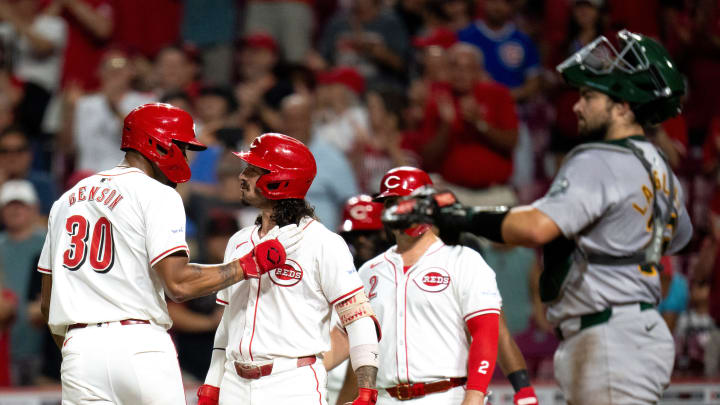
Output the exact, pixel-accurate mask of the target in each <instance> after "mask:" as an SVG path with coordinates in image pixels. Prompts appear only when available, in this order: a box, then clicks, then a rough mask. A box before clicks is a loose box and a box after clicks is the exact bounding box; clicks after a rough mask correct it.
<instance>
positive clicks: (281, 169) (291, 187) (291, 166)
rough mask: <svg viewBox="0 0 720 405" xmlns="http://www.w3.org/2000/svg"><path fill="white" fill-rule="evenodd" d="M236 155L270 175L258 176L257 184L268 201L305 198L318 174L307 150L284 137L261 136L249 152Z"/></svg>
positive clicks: (297, 142) (301, 144) (289, 138)
mask: <svg viewBox="0 0 720 405" xmlns="http://www.w3.org/2000/svg"><path fill="white" fill-rule="evenodd" d="M235 156H237V157H239V158H240V159H242V160H244V161H245V162H247V163H248V164H251V165H253V166H257V167H259V168H261V169H265V170H267V171H269V172H270V173H266V174H263V175H262V176H260V178H259V179H258V181H257V183H256V185H257V187H258V188H260V190H261V191H262V193H263V195H264V196H265V198H268V199H270V200H282V199H286V198H298V199H302V198H305V194H306V193H307V191H308V189H309V188H310V185H311V184H312V181H313V179H314V178H315V174H316V173H317V166H316V165H315V158H314V157H313V154H312V153H311V152H310V149H308V147H307V146H305V144H303V143H302V142H300V141H298V140H297V139H295V138H291V137H289V136H287V135H283V134H274V133H269V134H263V135H260V136H259V137H257V138H255V140H254V141H253V142H252V144H250V150H249V151H247V152H235Z"/></svg>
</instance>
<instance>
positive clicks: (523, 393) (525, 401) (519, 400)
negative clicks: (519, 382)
mask: <svg viewBox="0 0 720 405" xmlns="http://www.w3.org/2000/svg"><path fill="white" fill-rule="evenodd" d="M538 403H539V402H538V399H537V395H535V390H534V389H533V387H522V388H520V391H518V392H516V393H515V396H514V397H513V404H515V405H537V404H538Z"/></svg>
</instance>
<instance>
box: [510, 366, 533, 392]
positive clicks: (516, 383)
mask: <svg viewBox="0 0 720 405" xmlns="http://www.w3.org/2000/svg"><path fill="white" fill-rule="evenodd" d="M507 379H508V381H510V384H512V386H513V389H514V390H515V392H518V391H520V390H521V389H523V388H525V387H529V386H530V375H529V374H528V371H527V370H526V369H522V370H518V371H514V372H512V373H510V374H508V376H507Z"/></svg>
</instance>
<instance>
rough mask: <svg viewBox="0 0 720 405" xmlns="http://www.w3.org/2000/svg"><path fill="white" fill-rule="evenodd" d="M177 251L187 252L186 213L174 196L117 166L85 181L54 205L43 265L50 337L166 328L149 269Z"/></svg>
mask: <svg viewBox="0 0 720 405" xmlns="http://www.w3.org/2000/svg"><path fill="white" fill-rule="evenodd" d="M180 250H184V251H187V250H188V248H187V243H186V242H185V211H184V209H183V204H182V200H181V199H180V195H178V193H177V192H175V190H173V189H172V188H170V187H168V186H166V185H163V184H162V183H160V182H158V181H156V180H154V179H152V178H151V177H149V176H148V175H146V174H145V173H143V172H142V171H141V170H140V169H137V168H128V167H120V166H118V167H115V168H113V169H111V170H108V171H105V172H100V173H98V174H96V175H93V176H91V177H88V178H86V179H84V180H82V181H80V182H79V183H78V184H77V185H75V187H73V188H72V189H70V190H68V191H67V192H65V194H63V196H62V197H60V199H59V200H57V201H56V202H55V204H53V207H52V209H51V211H50V218H49V221H48V234H47V237H46V239H45V245H44V246H43V250H42V253H41V255H40V262H39V263H38V271H40V272H41V273H46V274H52V298H51V300H50V319H49V325H50V328H51V330H52V332H53V333H55V334H58V335H64V334H65V329H66V326H67V325H71V324H74V323H95V322H108V321H119V320H123V319H146V320H151V321H153V322H154V323H156V324H158V325H162V326H164V327H165V328H166V329H167V328H169V327H170V326H171V325H172V321H171V320H170V316H169V315H168V312H167V305H166V303H165V294H164V291H163V287H162V282H161V280H160V277H159V276H158V275H157V274H156V273H155V271H154V270H153V269H152V266H153V265H154V264H155V263H157V262H158V261H160V260H161V259H163V258H164V257H166V256H168V255H169V254H171V253H174V252H177V251H180Z"/></svg>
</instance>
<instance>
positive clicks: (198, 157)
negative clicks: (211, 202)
mask: <svg viewBox="0 0 720 405" xmlns="http://www.w3.org/2000/svg"><path fill="white" fill-rule="evenodd" d="M237 107H238V103H237V100H236V99H235V95H234V94H233V92H232V90H231V89H230V88H227V87H219V86H207V87H203V88H201V89H200V93H199V94H198V96H197V97H196V98H195V104H194V108H193V109H192V110H193V111H195V116H196V117H197V121H196V122H197V124H196V125H197V126H196V132H199V135H198V139H200V141H201V142H202V143H203V144H205V145H207V146H208V148H207V149H206V150H205V151H203V153H196V154H194V156H193V157H192V162H191V164H190V169H191V170H192V178H191V180H192V182H191V183H189V184H188V186H189V187H190V188H191V189H192V190H194V191H197V192H203V190H212V191H214V189H215V187H214V186H215V185H217V175H216V172H217V166H218V163H219V161H220V159H221V157H222V155H223V154H224V153H225V152H226V151H227V148H228V147H229V146H230V147H233V148H234V147H235V146H236V145H226V144H225V142H223V139H221V138H220V137H219V136H218V134H219V131H220V130H221V129H223V128H229V127H234V125H235V124H236V123H235V122H233V120H232V118H233V113H234V112H235V111H236V110H237ZM208 185H212V186H213V187H212V188H210V189H208V188H207V187H204V186H208Z"/></svg>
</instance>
